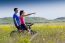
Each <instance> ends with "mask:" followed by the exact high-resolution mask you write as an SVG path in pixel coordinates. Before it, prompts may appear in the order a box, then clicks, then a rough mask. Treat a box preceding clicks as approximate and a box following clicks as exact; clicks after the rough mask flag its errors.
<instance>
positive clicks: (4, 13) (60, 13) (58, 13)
mask: <svg viewBox="0 0 65 43" xmlns="http://www.w3.org/2000/svg"><path fill="white" fill-rule="evenodd" d="M0 6H1V7H0V18H4V17H12V16H13V13H14V11H13V9H14V8H15V7H17V8H18V9H19V11H20V10H21V9H22V10H24V11H25V12H27V13H32V12H36V14H35V15H31V16H30V17H42V18H46V19H55V18H58V17H65V1H48V0H47V1H45V0H43V1H42V0H38V1H37V0H32V1H30V0H27V1H26V0H24V1H23V0H21V1H20V0H19V1H18V0H16V1H15V0H9V1H0Z"/></svg>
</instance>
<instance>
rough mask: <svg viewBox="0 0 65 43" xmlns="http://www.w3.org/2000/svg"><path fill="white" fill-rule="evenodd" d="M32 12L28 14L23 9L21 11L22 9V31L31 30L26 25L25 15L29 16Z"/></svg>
mask: <svg viewBox="0 0 65 43" xmlns="http://www.w3.org/2000/svg"><path fill="white" fill-rule="evenodd" d="M31 14H35V13H31ZM31 14H26V13H25V12H24V10H21V11H20V22H21V29H22V31H24V30H27V31H28V32H30V29H28V28H27V27H26V25H25V19H24V17H25V16H29V15H31Z"/></svg>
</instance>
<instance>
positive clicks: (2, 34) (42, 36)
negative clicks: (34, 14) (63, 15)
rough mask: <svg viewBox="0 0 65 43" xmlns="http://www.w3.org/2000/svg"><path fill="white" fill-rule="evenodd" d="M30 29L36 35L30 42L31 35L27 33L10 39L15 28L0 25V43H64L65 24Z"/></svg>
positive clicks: (45, 25) (38, 26)
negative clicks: (35, 32)
mask: <svg viewBox="0 0 65 43" xmlns="http://www.w3.org/2000/svg"><path fill="white" fill-rule="evenodd" d="M31 28H32V30H34V31H37V33H38V35H37V36H36V37H35V38H34V39H33V40H32V41H30V38H31V37H32V35H30V34H28V33H27V32H25V33H24V34H23V33H20V34H16V35H14V37H11V36H10V33H11V31H13V30H16V28H15V26H13V25H0V43H65V23H43V24H34V25H33V26H32V27H31Z"/></svg>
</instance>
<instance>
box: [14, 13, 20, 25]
mask: <svg viewBox="0 0 65 43" xmlns="http://www.w3.org/2000/svg"><path fill="white" fill-rule="evenodd" d="M13 20H14V24H16V25H17V26H19V25H20V19H19V17H18V16H17V15H16V13H14V15H13Z"/></svg>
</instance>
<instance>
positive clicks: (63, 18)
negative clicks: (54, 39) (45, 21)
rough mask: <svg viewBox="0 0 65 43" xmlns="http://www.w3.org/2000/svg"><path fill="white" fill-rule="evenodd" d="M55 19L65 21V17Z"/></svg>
mask: <svg viewBox="0 0 65 43" xmlns="http://www.w3.org/2000/svg"><path fill="white" fill-rule="evenodd" d="M54 21H58V22H65V17H59V18H56V19H54Z"/></svg>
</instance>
